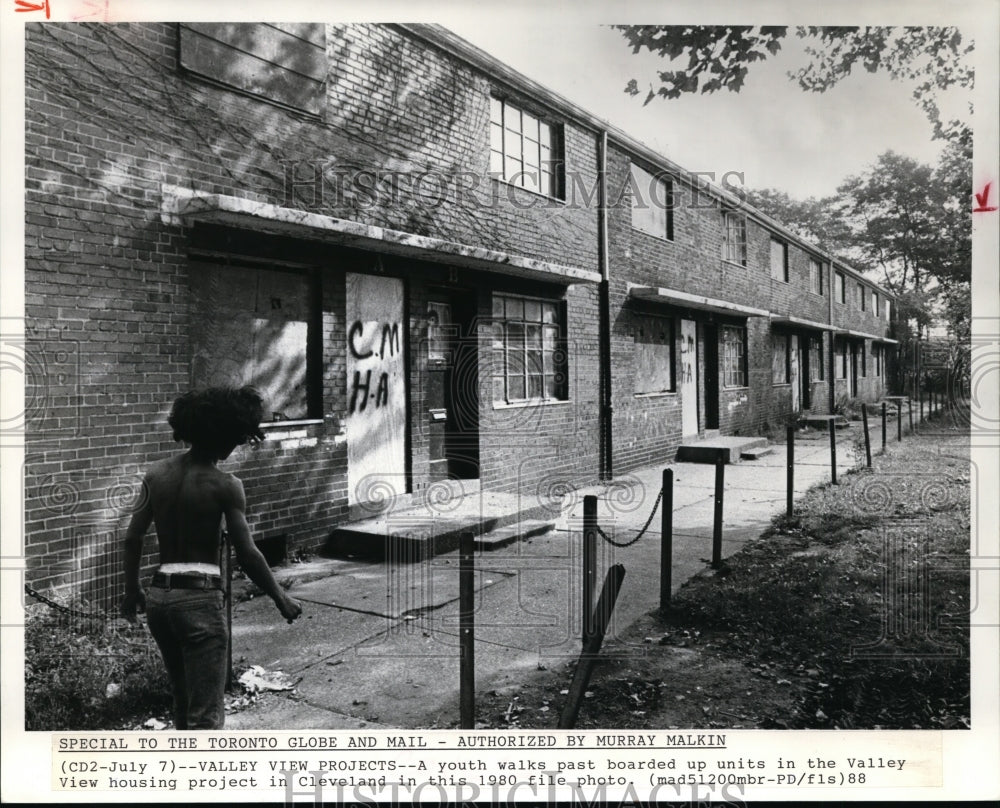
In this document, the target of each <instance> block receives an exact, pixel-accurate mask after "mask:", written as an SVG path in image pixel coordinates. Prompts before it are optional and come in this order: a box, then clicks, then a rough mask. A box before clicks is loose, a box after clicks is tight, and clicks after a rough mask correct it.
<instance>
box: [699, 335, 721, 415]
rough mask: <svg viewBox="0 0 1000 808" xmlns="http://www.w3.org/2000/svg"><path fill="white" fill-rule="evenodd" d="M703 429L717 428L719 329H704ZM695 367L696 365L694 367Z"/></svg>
mask: <svg viewBox="0 0 1000 808" xmlns="http://www.w3.org/2000/svg"><path fill="white" fill-rule="evenodd" d="M704 328H705V361H704V362H703V363H702V364H703V366H704V368H705V429H718V428H719V329H718V328H717V327H716V326H714V325H706V326H705V327H704ZM696 367H697V365H696Z"/></svg>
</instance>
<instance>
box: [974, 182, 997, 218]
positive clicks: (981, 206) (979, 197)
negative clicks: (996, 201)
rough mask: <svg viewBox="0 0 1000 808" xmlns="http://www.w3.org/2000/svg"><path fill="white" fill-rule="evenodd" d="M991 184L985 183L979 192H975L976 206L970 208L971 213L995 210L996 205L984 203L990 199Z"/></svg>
mask: <svg viewBox="0 0 1000 808" xmlns="http://www.w3.org/2000/svg"><path fill="white" fill-rule="evenodd" d="M991 185H993V183H992V182H988V183H986V187H985V188H983V192H982V193H981V194H976V202H977V203H978V207H975V208H973V209H972V212H973V213H989V212H990V211H994V210H996V209H997V208H996V205H993V206H989V205H987V204H986V203H987V202H989V201H990V186H991Z"/></svg>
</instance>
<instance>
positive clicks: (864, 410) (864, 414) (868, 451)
mask: <svg viewBox="0 0 1000 808" xmlns="http://www.w3.org/2000/svg"><path fill="white" fill-rule="evenodd" d="M861 420H862V422H863V423H864V426H865V464H866V465H867V466H868V468H871V467H872V439H871V437H870V436H869V434H868V405H867V404H864V403H862V405H861Z"/></svg>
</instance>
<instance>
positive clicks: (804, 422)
mask: <svg viewBox="0 0 1000 808" xmlns="http://www.w3.org/2000/svg"><path fill="white" fill-rule="evenodd" d="M830 421H833V428H834V429H847V428H848V427H849V426H850V425H851V422H850V421H848V420H847V419H846V418H845V417H844V416H843V415H839V414H834V415H818V414H808V415H803V416H802V417H801V418H799V426H800V427H803V426H807V427H809V428H811V429H817V430H820V431H823V430H828V429H829V428H830V426H829V424H830Z"/></svg>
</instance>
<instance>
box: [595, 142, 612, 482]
mask: <svg viewBox="0 0 1000 808" xmlns="http://www.w3.org/2000/svg"><path fill="white" fill-rule="evenodd" d="M597 260H598V263H599V264H600V268H601V284H600V287H599V290H598V293H599V301H598V326H597V328H598V335H597V341H598V376H599V379H598V388H599V398H600V402H599V421H600V434H601V440H600V450H599V451H600V462H599V469H598V474H599V477H600V479H601V480H602V481H603V480H610V479H612V477H613V475H614V472H613V468H612V458H613V456H614V454H613V448H612V447H613V444H612V440H611V421H612V412H613V407H612V403H611V294H610V289H609V277H610V272H609V260H608V133H607V130H602V131H601V134H600V137H599V138H598V141H597Z"/></svg>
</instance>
